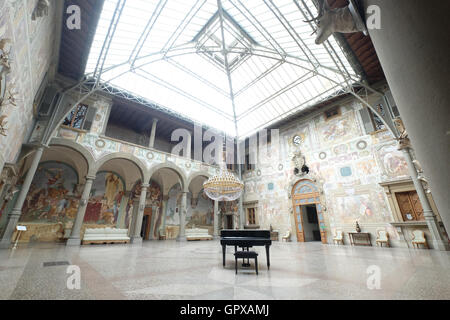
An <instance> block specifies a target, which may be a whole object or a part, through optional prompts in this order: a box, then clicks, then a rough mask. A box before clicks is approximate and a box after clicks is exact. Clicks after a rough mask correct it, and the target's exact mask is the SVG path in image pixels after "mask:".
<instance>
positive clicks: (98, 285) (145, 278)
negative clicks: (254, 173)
mask: <svg viewBox="0 0 450 320" xmlns="http://www.w3.org/2000/svg"><path fill="white" fill-rule="evenodd" d="M233 251H234V248H228V251H227V260H226V266H225V268H224V267H223V266H222V251H221V247H220V244H219V242H218V241H217V240H214V241H199V242H177V241H148V242H144V243H143V244H142V245H139V246H137V245H134V246H133V245H91V246H82V247H75V248H73V247H66V246H64V245H57V244H36V245H33V246H28V247H25V248H19V249H16V250H13V251H11V250H0V299H64V300H66V299H165V300H170V299H189V300H197V299H200V300H208V299H217V300H223V299H227V300H228V299H230V300H231V299H236V300H250V299H251V300H261V299H263V300H266V299H269V300H271V299H283V300H288V299H296V300H303V299H450V272H449V270H450V253H449V252H439V251H434V250H413V249H396V248H376V247H369V248H367V247H350V246H335V245H322V244H320V243H281V242H275V243H273V244H272V246H271V249H270V251H271V255H270V256H271V267H270V270H268V269H267V266H266V259H265V251H264V248H263V247H256V248H255V251H257V252H258V253H259V261H258V262H259V275H256V274H255V272H254V267H253V265H252V266H251V268H247V269H242V268H241V269H239V272H238V274H237V275H235V271H234V257H233V254H232V253H233ZM46 262H65V263H66V264H70V265H76V266H78V267H79V270H80V283H81V286H80V289H72V290H71V289H68V286H67V283H68V280H71V279H73V277H72V278H70V279H69V277H71V276H72V274H71V273H67V271H68V265H54V266H44V263H46ZM378 275H379V277H378ZM378 280H379V281H378ZM69 282H70V281H69ZM71 283H74V282H71ZM377 286H378V288H377ZM371 288H372V289H371Z"/></svg>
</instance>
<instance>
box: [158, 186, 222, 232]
mask: <svg viewBox="0 0 450 320" xmlns="http://www.w3.org/2000/svg"><path fill="white" fill-rule="evenodd" d="M180 205H181V187H180V185H179V184H177V185H176V186H174V187H173V188H172V189H171V190H170V191H169V200H168V202H167V212H166V231H167V230H169V234H170V236H169V238H171V239H174V238H176V237H177V235H178V228H179V225H180V213H179V210H180ZM213 224H214V203H213V201H212V200H211V199H209V198H208V197H207V196H206V195H205V194H204V193H203V191H201V192H200V193H199V194H198V195H197V197H193V195H192V194H191V193H188V194H187V212H186V228H193V227H195V228H204V229H209V231H210V234H212V231H213V230H212V227H213Z"/></svg>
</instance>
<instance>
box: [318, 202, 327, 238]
mask: <svg viewBox="0 0 450 320" xmlns="http://www.w3.org/2000/svg"><path fill="white" fill-rule="evenodd" d="M316 210H317V219H318V220H319V230H320V239H321V240H322V243H324V244H326V243H327V231H326V229H325V220H324V218H323V212H322V206H321V205H320V204H319V203H318V204H316Z"/></svg>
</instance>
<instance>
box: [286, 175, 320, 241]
mask: <svg viewBox="0 0 450 320" xmlns="http://www.w3.org/2000/svg"><path fill="white" fill-rule="evenodd" d="M292 205H293V208H294V216H295V224H296V228H295V230H296V234H297V241H298V242H305V239H306V238H307V236H310V234H307V232H309V231H310V230H306V228H305V227H307V221H305V216H306V215H309V216H311V215H312V216H313V217H312V218H309V217H308V219H309V220H311V221H313V222H317V226H318V230H317V232H318V233H320V241H322V243H327V234H326V230H325V221H324V218H323V212H322V205H321V203H320V192H319V189H318V188H317V186H316V185H315V184H314V183H313V182H312V181H311V180H307V179H303V180H300V181H298V182H297V183H296V184H295V185H294V187H293V188H292ZM315 231H316V230H312V235H314V232H315Z"/></svg>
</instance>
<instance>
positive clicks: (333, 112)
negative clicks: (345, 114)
mask: <svg viewBox="0 0 450 320" xmlns="http://www.w3.org/2000/svg"><path fill="white" fill-rule="evenodd" d="M340 115H341V109H340V108H339V107H334V108H331V109H329V110H327V111H325V120H329V119H331V118H334V117H337V116H340Z"/></svg>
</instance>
